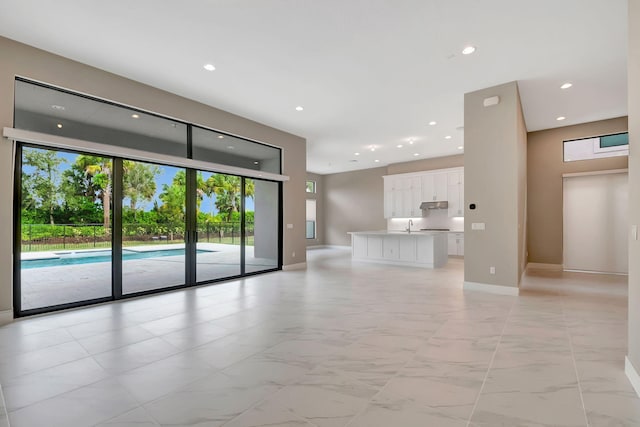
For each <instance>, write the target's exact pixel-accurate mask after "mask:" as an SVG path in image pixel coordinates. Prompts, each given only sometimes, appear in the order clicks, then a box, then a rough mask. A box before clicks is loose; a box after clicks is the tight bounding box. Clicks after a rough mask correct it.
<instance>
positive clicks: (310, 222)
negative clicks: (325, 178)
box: [306, 181, 316, 239]
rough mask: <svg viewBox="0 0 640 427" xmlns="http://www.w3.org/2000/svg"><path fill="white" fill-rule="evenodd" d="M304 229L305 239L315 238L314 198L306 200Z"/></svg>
mask: <svg viewBox="0 0 640 427" xmlns="http://www.w3.org/2000/svg"><path fill="white" fill-rule="evenodd" d="M311 182H313V181H311ZM314 184H315V182H314ZM307 188H308V187H307ZM306 229H307V230H306V234H307V239H315V238H316V201H315V200H307V225H306Z"/></svg>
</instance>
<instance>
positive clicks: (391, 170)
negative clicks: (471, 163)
mask: <svg viewBox="0 0 640 427" xmlns="http://www.w3.org/2000/svg"><path fill="white" fill-rule="evenodd" d="M460 166H464V154H458V155H455V156H446V157H436V158H432V159H422V160H415V161H412V162H404V163H393V164H391V165H389V166H387V175H396V174H399V173H411V172H421V171H429V170H434V169H446V168H456V167H460Z"/></svg>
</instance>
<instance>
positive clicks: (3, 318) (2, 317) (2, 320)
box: [0, 310, 13, 326]
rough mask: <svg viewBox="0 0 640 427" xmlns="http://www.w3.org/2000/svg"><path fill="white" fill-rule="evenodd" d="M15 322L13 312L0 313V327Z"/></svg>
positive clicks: (4, 311)
mask: <svg viewBox="0 0 640 427" xmlns="http://www.w3.org/2000/svg"><path fill="white" fill-rule="evenodd" d="M11 322H13V310H3V311H0V326H2V325H6V324H7V323H11Z"/></svg>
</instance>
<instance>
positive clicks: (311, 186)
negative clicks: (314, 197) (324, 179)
mask: <svg viewBox="0 0 640 427" xmlns="http://www.w3.org/2000/svg"><path fill="white" fill-rule="evenodd" d="M315 192H316V182H315V181H307V193H315Z"/></svg>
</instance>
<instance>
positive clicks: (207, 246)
mask: <svg viewBox="0 0 640 427" xmlns="http://www.w3.org/2000/svg"><path fill="white" fill-rule="evenodd" d="M184 247H185V245H184V244H183V243H182V244H158V245H149V246H135V247H133V248H131V247H127V248H126V249H127V250H129V249H131V250H135V251H137V252H145V251H157V250H172V249H182V248H184ZM197 248H198V249H199V250H204V251H207V252H199V253H198V256H197V278H196V279H197V281H207V280H215V279H222V278H225V277H230V276H238V275H240V246H239V245H226V244H219V243H198V245H197ZM253 249H254V248H253V246H247V247H246V264H245V266H246V271H247V272H253V271H261V270H267V269H271V268H275V267H276V265H277V261H275V260H271V259H264V258H256V257H254V254H253ZM96 250H102V251H104V250H106V249H105V248H103V249H96ZM96 250H94V249H88V250H74V251H66V250H62V251H50V252H37V253H25V254H24V255H29V257H28V258H26V257H25V258H22V259H23V260H26V259H32V260H35V259H39V260H42V259H55V258H58V257H59V255H57V254H56V253H63V252H66V253H68V252H75V253H82V252H95V251H96ZM184 265H185V256H184V255H177V256H162V257H150V258H141V259H131V260H123V262H122V287H123V293H124V294H130V293H137V292H142V291H148V290H154V289H161V288H166V287H171V286H177V285H182V284H184V283H185V268H184ZM21 282H22V295H21V296H22V310H28V309H33V308H40V307H47V306H51V305H58V304H65V303H69V302H75V301H85V300H90V299H97V298H104V297H109V296H110V295H111V263H110V262H96V263H87V264H74V265H64V266H52V267H41V268H29V269H23V270H22V271H21Z"/></svg>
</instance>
